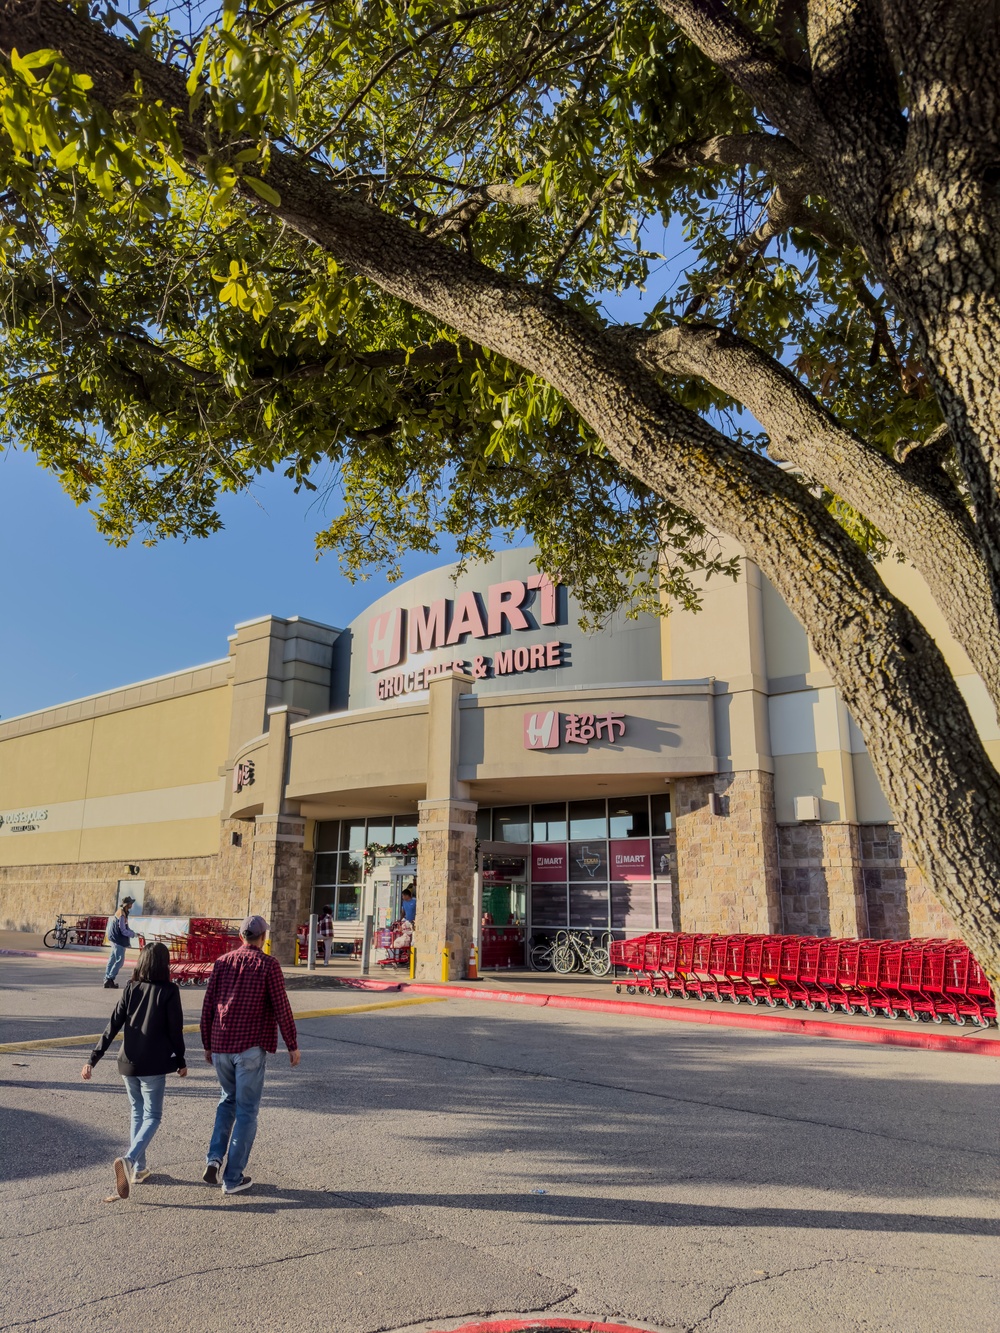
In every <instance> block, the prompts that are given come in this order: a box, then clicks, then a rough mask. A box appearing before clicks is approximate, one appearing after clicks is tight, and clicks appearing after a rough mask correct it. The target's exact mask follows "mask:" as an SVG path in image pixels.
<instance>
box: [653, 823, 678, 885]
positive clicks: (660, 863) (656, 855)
mask: <svg viewBox="0 0 1000 1333" xmlns="http://www.w3.org/2000/svg"><path fill="white" fill-rule="evenodd" d="M673 866H674V835H673V834H672V833H671V834H670V835H669V836H668V837H665V838H654V839H653V878H654V879H670V877H671V875H672V874H673Z"/></svg>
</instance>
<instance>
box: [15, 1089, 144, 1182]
mask: <svg viewBox="0 0 1000 1333" xmlns="http://www.w3.org/2000/svg"><path fill="white" fill-rule="evenodd" d="M122 1119H123V1121H124V1116H123V1117H122ZM119 1138H120V1136H116V1137H111V1136H110V1135H108V1134H104V1133H102V1132H101V1131H99V1130H94V1129H90V1128H88V1127H87V1126H85V1125H81V1124H79V1123H75V1122H73V1121H71V1120H69V1119H68V1117H65V1116H60V1115H47V1114H46V1113H45V1112H42V1111H25V1110H20V1109H13V1108H11V1107H7V1106H0V1180H29V1179H37V1178H38V1177H41V1176H50V1175H56V1174H59V1173H61V1172H63V1171H67V1170H73V1169H75V1168H79V1167H89V1166H94V1165H96V1164H97V1163H101V1164H103V1165H107V1164H108V1163H109V1162H110V1161H111V1160H112V1159H113V1158H114V1156H115V1153H116V1152H118V1151H119V1150H120V1142H119Z"/></svg>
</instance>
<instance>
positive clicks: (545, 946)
mask: <svg viewBox="0 0 1000 1333" xmlns="http://www.w3.org/2000/svg"><path fill="white" fill-rule="evenodd" d="M531 941H532V943H531V948H530V950H529V951H528V964H529V966H530V967H531V970H532V971H533V972H551V970H552V955H553V953H554V952H555V948H556V944H555V940H553V939H551V938H550V937H549V936H547V935H543V936H542V937H540V938H538V937H536V936H535V935H532V937H531Z"/></svg>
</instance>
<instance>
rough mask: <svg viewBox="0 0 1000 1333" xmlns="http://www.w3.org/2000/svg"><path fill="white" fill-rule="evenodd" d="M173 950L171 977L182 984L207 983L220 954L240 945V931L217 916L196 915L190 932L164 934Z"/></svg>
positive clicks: (163, 940)
mask: <svg viewBox="0 0 1000 1333" xmlns="http://www.w3.org/2000/svg"><path fill="white" fill-rule="evenodd" d="M158 939H159V940H160V941H161V942H162V943H163V944H165V945H166V946H167V948H168V949H169V950H170V978H171V980H172V981H176V982H177V983H178V985H181V986H201V985H204V984H205V983H206V982H207V981H208V978H209V977H210V976H211V973H212V967H213V966H214V964H215V960H216V959H217V958H221V957H222V955H223V954H224V953H229V951H230V950H231V949H237V948H239V944H240V937H239V932H238V931H236V930H234V929H233V928H232V926H231V925H230V924H229V923H228V922H227V921H220V920H218V919H217V918H215V917H192V918H191V921H190V924H189V926H188V933H187V934H186V935H160V936H158Z"/></svg>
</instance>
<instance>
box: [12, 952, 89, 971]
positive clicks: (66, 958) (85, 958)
mask: <svg viewBox="0 0 1000 1333" xmlns="http://www.w3.org/2000/svg"><path fill="white" fill-rule="evenodd" d="M0 958H51V959H61V960H62V961H63V962H65V963H99V964H100V966H101V967H107V965H108V955H107V954H106V953H101V954H97V953H63V951H62V949H0Z"/></svg>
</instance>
